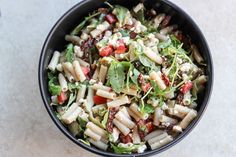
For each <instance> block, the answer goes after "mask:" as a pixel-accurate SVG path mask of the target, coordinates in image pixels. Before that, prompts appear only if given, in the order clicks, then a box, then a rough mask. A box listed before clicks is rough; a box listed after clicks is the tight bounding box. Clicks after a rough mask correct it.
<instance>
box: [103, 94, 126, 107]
mask: <svg viewBox="0 0 236 157" xmlns="http://www.w3.org/2000/svg"><path fill="white" fill-rule="evenodd" d="M129 103H130V100H129V98H128V97H127V96H121V97H119V98H117V99H115V100H113V101H110V102H108V103H107V106H108V108H112V107H119V106H121V105H125V104H129Z"/></svg>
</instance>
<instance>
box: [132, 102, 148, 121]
mask: <svg viewBox="0 0 236 157" xmlns="http://www.w3.org/2000/svg"><path fill="white" fill-rule="evenodd" d="M129 108H130V110H132V111H133V112H134V113H135V114H136V115H137V116H139V117H140V118H141V119H147V118H148V114H142V113H141V112H140V111H139V107H138V105H137V104H136V103H132V104H131V105H130V107H129Z"/></svg>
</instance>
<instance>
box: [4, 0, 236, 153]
mask: <svg viewBox="0 0 236 157" xmlns="http://www.w3.org/2000/svg"><path fill="white" fill-rule="evenodd" d="M77 2H78V0H50V1H48V0H0V11H1V16H0V56H1V57H0V98H1V102H0V156H1V157H18V156H24V157H41V156H45V157H53V156H57V157H72V156H80V157H86V156H92V157H93V156H96V155H94V154H91V153H89V152H87V151H85V150H83V149H82V148H80V147H78V146H77V145H75V144H74V143H73V142H71V141H70V140H69V139H67V138H66V137H65V136H64V135H63V134H62V133H61V132H60V131H59V129H58V128H57V127H56V126H55V125H54V123H53V122H52V120H51V119H50V117H49V115H48V113H47V112H46V110H45V108H44V106H43V102H42V99H41V96H40V93H39V88H38V75H37V72H38V60H39V55H40V50H41V47H42V45H43V42H44V40H45V38H46V36H47V34H48V32H49V30H50V29H51V27H52V26H53V24H54V23H55V22H56V21H57V19H58V18H59V17H60V16H61V15H62V14H63V13H64V12H65V11H67V10H68V9H69V8H71V7H72V6H73V5H74V4H76V3H77ZM173 2H174V3H176V4H177V5H179V6H180V7H181V8H183V9H184V10H185V11H186V12H187V13H188V14H189V15H190V16H191V17H192V18H193V19H194V20H195V22H196V23H197V24H198V25H199V27H200V28H201V30H202V31H203V33H204V34H205V37H206V39H207V41H208V43H209V46H210V49H211V51H212V57H213V61H214V67H215V81H214V90H213V93H212V97H211V101H210V103H209V106H208V109H207V111H206V112H205V115H204V116H203V118H202V119H201V121H200V123H199V124H198V125H197V127H196V128H195V129H194V130H193V131H192V132H191V133H190V134H189V135H188V136H187V137H186V138H185V139H184V140H183V141H181V142H180V143H179V144H177V145H175V146H174V147H172V148H171V149H169V150H167V151H165V152H163V153H161V154H159V155H156V156H158V157H169V156H181V157H189V156H192V157H199V156H201V157H208V156H214V157H223V156H225V157H233V156H235V154H236V144H235V141H236V133H235V132H236V122H235V120H236V113H235V112H236V104H235V103H236V92H235V89H236V83H235V82H234V81H235V79H236V66H235V65H234V63H235V61H236V60H235V59H236V52H235V50H236V33H235V26H236V7H235V6H236V1H235V0H227V1H221V0H208V1H205V0H198V1H189V0H173ZM222 2H224V3H222Z"/></svg>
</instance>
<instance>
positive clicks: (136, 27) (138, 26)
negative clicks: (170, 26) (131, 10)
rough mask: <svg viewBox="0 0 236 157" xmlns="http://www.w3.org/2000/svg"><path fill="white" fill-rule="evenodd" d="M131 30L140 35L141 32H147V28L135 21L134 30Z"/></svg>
mask: <svg viewBox="0 0 236 157" xmlns="http://www.w3.org/2000/svg"><path fill="white" fill-rule="evenodd" d="M131 30H132V31H134V32H135V33H141V32H145V31H146V30H147V27H146V26H144V25H142V23H141V22H140V21H135V23H134V30H133V29H131Z"/></svg>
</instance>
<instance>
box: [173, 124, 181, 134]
mask: <svg viewBox="0 0 236 157" xmlns="http://www.w3.org/2000/svg"><path fill="white" fill-rule="evenodd" d="M172 130H173V131H174V132H176V133H180V132H182V128H181V127H180V126H178V125H175V126H174V127H173V129H172Z"/></svg>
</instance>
